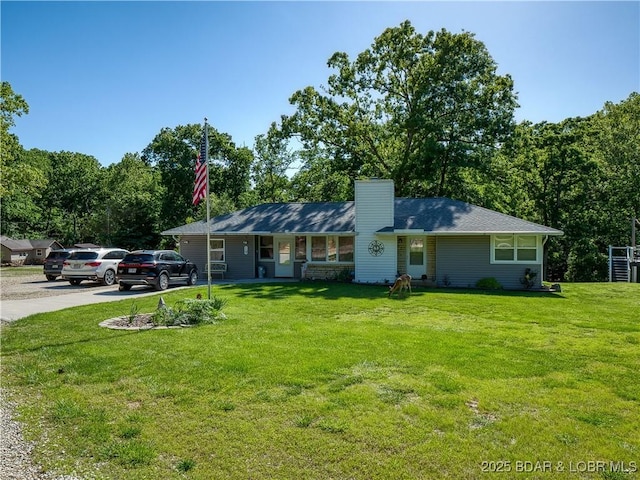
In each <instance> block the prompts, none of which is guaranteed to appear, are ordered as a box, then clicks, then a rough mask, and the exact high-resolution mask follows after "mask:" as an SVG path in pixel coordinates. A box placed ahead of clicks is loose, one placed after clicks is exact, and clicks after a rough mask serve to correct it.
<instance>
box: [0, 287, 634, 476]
mask: <svg viewBox="0 0 640 480" xmlns="http://www.w3.org/2000/svg"><path fill="white" fill-rule="evenodd" d="M213 292H214V294H215V295H216V296H219V297H221V298H224V299H226V300H227V301H228V303H227V306H226V308H225V313H226V314H227V316H228V319H227V320H225V321H223V322H221V323H218V324H214V325H205V326H200V327H196V328H182V329H170V330H151V331H143V332H130V331H114V330H107V329H103V328H99V327H98V323H100V322H101V321H102V320H105V319H107V318H110V317H114V316H119V315H127V314H129V312H131V311H132V303H131V300H127V301H122V302H115V303H106V304H101V305H98V306H95V305H93V306H85V307H78V308H75V309H70V310H66V311H62V312H55V313H48V314H41V315H36V316H33V317H30V318H28V319H24V320H21V321H19V322H16V323H15V324H13V325H11V326H9V327H5V328H4V329H3V331H2V377H3V387H4V388H8V389H9V390H10V392H11V394H12V396H13V398H14V399H16V400H17V401H18V402H19V403H20V404H21V407H20V414H21V418H22V420H23V421H25V422H26V424H27V434H28V437H29V438H31V439H36V440H38V441H39V443H38V446H37V448H36V451H35V454H36V458H37V459H38V460H39V461H41V462H42V463H43V465H44V466H45V467H46V468H55V469H57V470H58V471H62V472H66V473H71V472H76V473H77V474H86V475H88V476H89V475H90V477H91V478H112V479H161V478H162V479H171V478H192V479H207V480H208V479H230V478H243V479H244V478H251V479H271V478H279V479H327V478H335V479H345V478H355V479H391V478H393V479H398V478H407V479H414V478H434V479H439V478H454V479H460V478H463V479H464V478H467V479H474V478H480V477H492V476H496V477H498V478H511V477H514V476H515V477H519V478H547V479H548V478H572V479H573V478H638V475H639V473H638V470H640V382H639V378H640V377H639V372H640V285H638V284H635V285H634V284H565V285H563V292H562V293H560V294H539V293H525V292H520V293H515V292H499V293H493V292H481V291H468V290H460V291H456V290H445V289H420V288H415V289H414V294H413V296H411V297H404V298H401V299H397V298H393V299H388V298H387V296H386V292H385V290H384V287H373V286H358V285H350V284H337V283H301V284H297V283H282V284H254V285H249V284H247V285H229V286H214V288H213ZM197 293H202V294H203V295H204V296H206V287H205V288H202V287H195V288H191V289H182V290H176V291H173V292H172V291H169V292H166V293H164V294H163V297H164V299H165V301H166V303H167V304H168V305H172V304H173V303H175V302H176V301H177V300H178V299H181V298H185V297H189V298H194V297H195V296H196V294H197ZM157 302H158V297H157V296H151V297H144V298H139V299H138V300H137V301H136V304H135V307H134V309H135V308H137V309H139V311H140V312H149V311H153V310H154V309H155V306H156V304H157ZM42 438H46V439H47V440H46V441H43V440H42ZM536 462H539V463H536ZM545 462H546V463H545ZM536 467H537V470H538V471H534V472H532V471H531V470H536ZM496 469H501V470H503V471H505V472H506V473H495V470H496ZM623 469H627V470H631V472H630V473H627V474H625V473H622V472H620V471H616V470H623ZM634 471H635V472H634ZM491 472H494V473H491Z"/></svg>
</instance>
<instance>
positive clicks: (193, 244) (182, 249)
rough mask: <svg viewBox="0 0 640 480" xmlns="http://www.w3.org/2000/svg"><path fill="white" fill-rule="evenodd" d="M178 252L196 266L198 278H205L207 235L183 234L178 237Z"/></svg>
mask: <svg viewBox="0 0 640 480" xmlns="http://www.w3.org/2000/svg"><path fill="white" fill-rule="evenodd" d="M178 252H179V253H180V255H182V256H183V257H185V258H188V259H189V260H191V261H192V262H193V263H195V264H196V265H197V266H198V276H199V277H200V279H206V278H207V237H203V236H186V235H185V236H183V237H182V238H181V239H180V245H179V248H178Z"/></svg>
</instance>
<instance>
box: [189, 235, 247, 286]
mask: <svg viewBox="0 0 640 480" xmlns="http://www.w3.org/2000/svg"><path fill="white" fill-rule="evenodd" d="M214 238H223V239H224V241H225V263H226V264H227V271H226V272H225V274H224V278H225V279H231V280H233V279H236V280H237V279H243V278H255V277H256V276H257V274H256V268H257V267H256V261H255V258H256V243H255V237H254V236H251V235H235V236H230V235H215V234H211V239H214ZM244 242H247V254H246V255H245V254H244V245H245V244H244ZM180 253H181V255H182V256H184V257H186V258H188V259H190V260H191V261H193V262H195V263H196V265H197V266H198V274H199V276H200V278H201V279H206V278H207V237H206V236H203V235H197V236H186V235H185V236H183V237H182V238H181V240H180ZM211 278H212V280H217V279H219V278H222V275H221V274H220V273H215V272H213V273H212V274H211Z"/></svg>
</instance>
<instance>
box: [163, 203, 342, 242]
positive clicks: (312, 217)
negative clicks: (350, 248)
mask: <svg viewBox="0 0 640 480" xmlns="http://www.w3.org/2000/svg"><path fill="white" fill-rule="evenodd" d="M353 231H355V209H354V204H353V202H319V203H265V204H262V205H256V206H255V207H249V208H246V209H244V210H239V211H237V212H233V213H228V214H226V215H220V216H219V217H215V218H212V219H211V232H212V233H213V232H215V233H238V234H241V233H251V234H259V233H262V234H267V233H275V232H278V233H300V234H302V233H334V232H353ZM206 233H207V230H206V222H205V221H200V222H194V223H190V224H187V225H183V226H182V227H177V228H172V229H170V230H167V231H164V232H162V234H163V235H189V234H194V235H198V234H206Z"/></svg>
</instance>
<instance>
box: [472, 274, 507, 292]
mask: <svg viewBox="0 0 640 480" xmlns="http://www.w3.org/2000/svg"><path fill="white" fill-rule="evenodd" d="M476 288H480V289H482V290H502V285H501V284H500V282H499V281H498V280H496V279H495V278H493V277H486V278H481V279H480V280H478V281H477V282H476Z"/></svg>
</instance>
